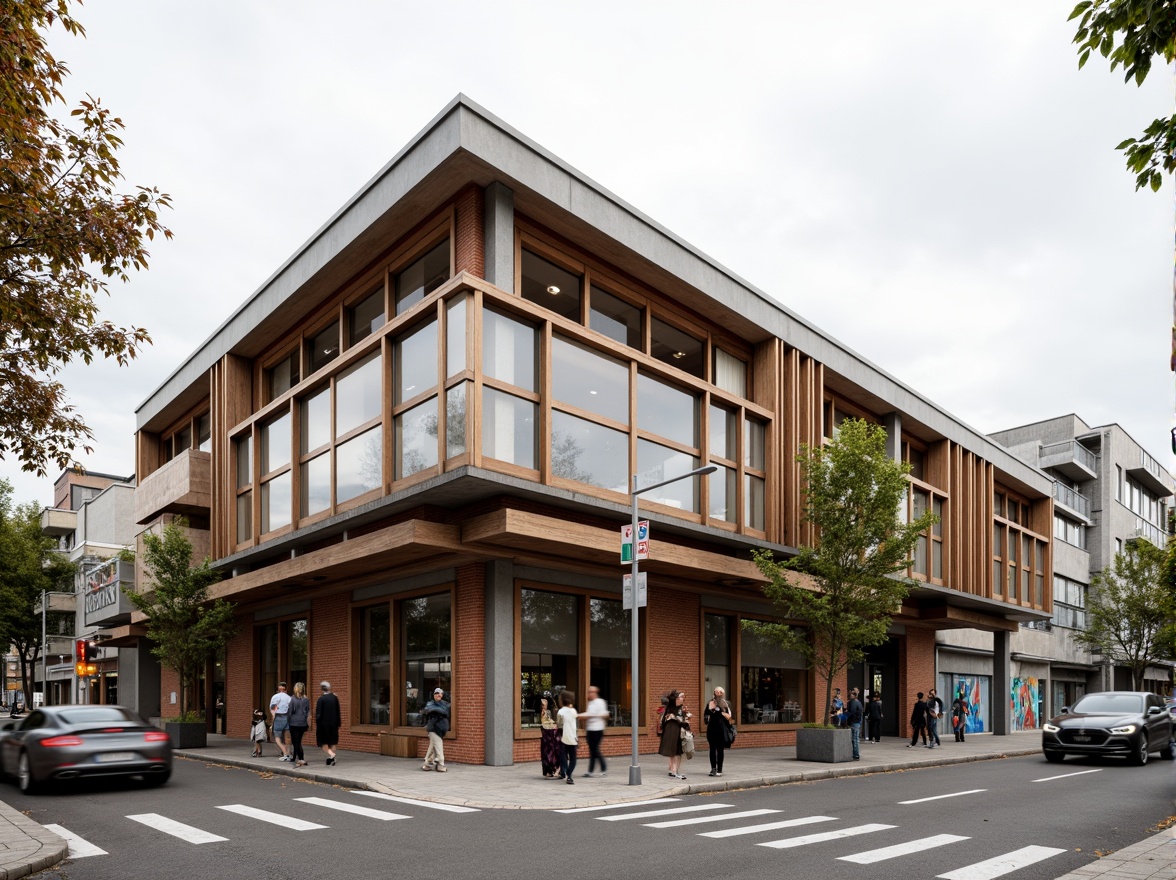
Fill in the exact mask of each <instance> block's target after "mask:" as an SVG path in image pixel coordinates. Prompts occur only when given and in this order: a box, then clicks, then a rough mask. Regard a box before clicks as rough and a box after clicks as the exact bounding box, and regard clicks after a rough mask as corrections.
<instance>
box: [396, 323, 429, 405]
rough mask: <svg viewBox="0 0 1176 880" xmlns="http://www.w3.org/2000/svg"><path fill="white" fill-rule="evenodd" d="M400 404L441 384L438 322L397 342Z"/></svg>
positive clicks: (398, 397)
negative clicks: (438, 375)
mask: <svg viewBox="0 0 1176 880" xmlns="http://www.w3.org/2000/svg"><path fill="white" fill-rule="evenodd" d="M395 375H396V381H395V389H396V396H395V401H396V403H398V404H399V403H405V402H406V401H409V400H412V399H413V398H414V397H417V396H419V395H421V394H424V393H425V392H427V391H429V390H430V389H432V388H433V387H435V386H436V385H437V322H436V321H430V322H428V323H427V324H425V325H423V326H421V327H418V328H417V329H416V330H414V331H413V332H412V333H410V334H409V335H408V336H405V337H404V338H402V339H400V340H398V341H397V343H396V364H395Z"/></svg>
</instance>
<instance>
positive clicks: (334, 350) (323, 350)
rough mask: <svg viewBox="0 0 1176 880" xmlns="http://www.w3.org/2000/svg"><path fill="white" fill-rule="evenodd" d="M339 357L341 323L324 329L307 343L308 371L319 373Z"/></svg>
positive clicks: (335, 323)
mask: <svg viewBox="0 0 1176 880" xmlns="http://www.w3.org/2000/svg"><path fill="white" fill-rule="evenodd" d="M338 356H339V322H338V321H335V322H333V323H332V324H330V325H328V326H327V327H324V328H323V329H322V330H320V331H319V332H318V333H316V334H315V335H314V336H313V337H312V338H310V339H308V340H307V341H306V369H307V371H308V372H310V373H314V372H317V371H318V370H321V369H322V368H323V367H325V366H326V365H327V364H329V363H330V362H331V361H333V360H334V359H335V358H337V357H338Z"/></svg>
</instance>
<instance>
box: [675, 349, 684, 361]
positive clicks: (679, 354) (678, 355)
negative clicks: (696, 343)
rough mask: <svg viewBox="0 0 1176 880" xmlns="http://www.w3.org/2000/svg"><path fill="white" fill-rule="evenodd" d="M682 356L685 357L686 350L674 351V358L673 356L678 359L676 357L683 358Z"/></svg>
mask: <svg viewBox="0 0 1176 880" xmlns="http://www.w3.org/2000/svg"><path fill="white" fill-rule="evenodd" d="M684 357H686V352H684V351H676V352H674V358H675V359H678V358H684Z"/></svg>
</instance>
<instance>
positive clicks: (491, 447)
mask: <svg viewBox="0 0 1176 880" xmlns="http://www.w3.org/2000/svg"><path fill="white" fill-rule="evenodd" d="M537 410H538V407H537V406H536V405H535V404H534V403H532V402H531V401H529V400H523V399H522V398H521V397H515V396H514V395H512V394H506V393H504V392H502V391H499V390H497V389H495V388H489V387H484V388H483V389H482V454H483V455H485V456H486V457H487V458H496V459H498V460H499V461H505V462H509V463H510V464H517V465H518V466H519V467H525V468H530V469H532V470H534V469H535V467H536V464H535V415H536V412H537Z"/></svg>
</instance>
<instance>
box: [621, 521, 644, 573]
mask: <svg viewBox="0 0 1176 880" xmlns="http://www.w3.org/2000/svg"><path fill="white" fill-rule="evenodd" d="M648 558H649V520H644V519H643V520H641V522H639V523H637V559H638V560H641V559H648ZM632 562H633V525H632V524H631V523H630V524H629V525H625V526H621V563H622V564H631V563H632Z"/></svg>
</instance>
